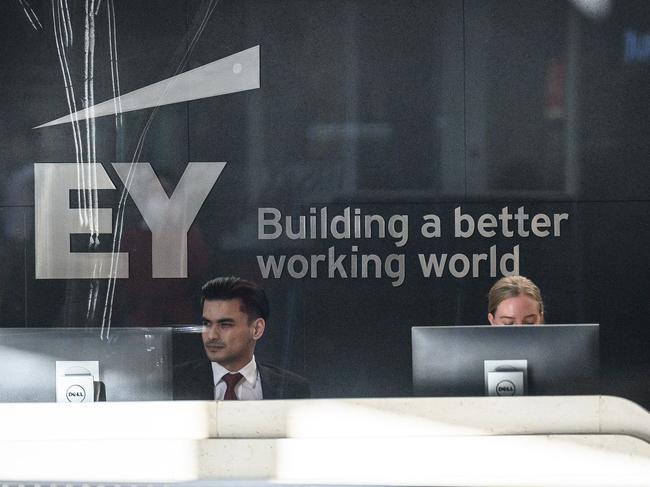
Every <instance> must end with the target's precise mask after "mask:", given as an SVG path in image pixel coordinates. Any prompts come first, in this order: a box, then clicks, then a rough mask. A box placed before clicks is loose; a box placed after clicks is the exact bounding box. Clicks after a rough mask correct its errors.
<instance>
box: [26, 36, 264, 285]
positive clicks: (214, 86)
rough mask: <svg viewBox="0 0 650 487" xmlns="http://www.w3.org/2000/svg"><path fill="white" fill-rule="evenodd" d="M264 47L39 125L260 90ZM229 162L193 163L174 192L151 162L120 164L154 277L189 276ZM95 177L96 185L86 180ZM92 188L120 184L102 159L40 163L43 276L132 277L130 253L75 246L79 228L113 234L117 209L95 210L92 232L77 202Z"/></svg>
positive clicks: (39, 269) (38, 233) (39, 265)
mask: <svg viewBox="0 0 650 487" xmlns="http://www.w3.org/2000/svg"><path fill="white" fill-rule="evenodd" d="M259 51H260V47H259V46H254V47H251V48H249V49H246V50H244V51H241V52H238V53H236V54H233V55H231V56H228V57H225V58H223V59H219V60H217V61H214V62H211V63H209V64H206V65H203V66H200V67H198V68H195V69H192V70H190V71H187V72H185V73H182V74H179V75H177V76H173V77H171V78H168V79H166V80H163V81H159V82H157V83H154V84H152V85H149V86H146V87H144V88H140V89H138V90H135V91H132V92H130V93H127V94H124V95H121V96H120V97H118V98H115V99H111V100H107V101H105V102H102V103H99V104H97V105H94V106H92V107H88V108H85V109H83V110H80V111H78V112H75V113H71V114H70V115H66V116H64V117H61V118H58V119H56V120H53V121H51V122H48V123H45V124H43V125H39V126H38V127H36V128H37V129H39V128H44V127H49V126H52V125H58V124H63V123H78V122H79V121H81V120H87V119H90V118H95V117H101V116H105V115H114V114H117V113H123V112H129V111H134V110H141V109H144V108H151V107H156V106H162V105H169V104H172V103H179V102H185V101H190V100H197V99H200V98H208V97H213V96H219V95H225V94H229V93H236V92H240V91H246V90H253V89H256V88H259V87H260V52H259ZM225 165H226V163H225V162H190V163H189V164H188V165H187V168H186V169H185V172H184V173H183V176H182V177H181V180H180V181H179V183H178V184H177V186H176V189H175V190H174V192H173V193H172V195H171V196H170V197H168V196H167V193H165V190H164V189H163V187H162V185H161V184H160V181H159V180H158V178H157V177H156V175H155V174H154V171H153V169H152V167H151V165H150V164H148V163H113V164H112V166H113V168H114V169H115V171H116V172H117V175H118V176H119V178H120V179H121V180H122V183H123V184H124V187H125V188H126V189H127V191H128V193H129V195H130V196H131V198H132V199H133V201H134V202H135V204H136V206H137V207H138V210H139V211H140V213H141V214H142V217H143V218H144V221H145V222H146V224H147V225H148V227H149V229H150V230H151V235H152V244H151V254H152V259H151V260H152V277H154V278H170V277H176V278H186V277H187V231H188V230H189V228H190V226H191V224H192V222H193V221H194V219H195V217H196V215H197V213H198V211H199V210H200V208H201V206H202V205H203V202H204V201H205V199H206V198H207V196H208V194H209V193H210V190H211V189H212V187H213V186H214V184H215V182H216V181H217V178H219V175H220V174H221V171H222V170H223V168H224V167H225ZM80 166H83V167H80ZM84 171H85V172H92V176H91V178H89V179H86V178H85V177H82V176H80V173H82V172H84ZM88 180H90V181H92V184H91V185H88V184H84V183H83V181H88ZM89 189H90V190H93V191H94V190H106V189H113V190H114V189H115V186H114V185H113V182H112V181H111V179H110V177H109V176H108V173H107V172H106V170H105V169H104V167H103V166H102V165H101V164H85V163H82V164H72V163H38V164H34V194H35V201H34V207H35V219H36V221H35V247H36V256H35V257H36V279H108V278H113V277H117V278H128V277H129V263H128V254H127V253H126V252H121V253H117V254H116V253H106V252H103V253H102V252H71V251H70V235H72V234H79V233H82V234H83V233H85V234H88V233H90V234H91V236H92V237H94V236H96V235H98V234H99V233H112V226H113V225H112V222H113V212H112V210H111V209H109V208H95V207H93V208H91V209H89V210H88V211H89V212H90V214H91V219H92V222H91V225H90V232H89V226H88V222H87V221H83V220H84V219H83V218H80V210H79V209H77V208H70V191H72V190H77V191H82V192H83V191H88V190H89Z"/></svg>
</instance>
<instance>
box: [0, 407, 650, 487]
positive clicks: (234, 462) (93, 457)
mask: <svg viewBox="0 0 650 487" xmlns="http://www.w3.org/2000/svg"><path fill="white" fill-rule="evenodd" d="M649 442H650V414H649V413H648V412H647V411H646V410H644V409H643V408H641V407H639V406H637V405H636V404H634V403H632V402H630V401H627V400H625V399H620V398H616V397H607V396H566V397H565V396H555V397H510V398H505V397H498V398H491V397H480V398H394V399H313V400H292V401H248V402H247V401H228V402H216V401H206V402H203V401H196V402H195V401H188V402H131V403H129V402H116V403H110V402H108V403H90V404H54V403H37V404H24V403H13V404H0V484H1V483H6V484H9V485H14V484H18V483H23V484H31V483H37V484H48V485H50V484H52V483H56V484H66V483H84V484H88V485H97V484H101V485H104V484H116V483H128V484H143V485H150V484H159V483H160V484H172V483H190V484H199V485H204V484H213V483H216V484H220V483H230V482H232V481H233V480H237V481H244V482H245V483H247V484H249V483H254V484H258V483H259V484H262V483H274V484H277V483H281V484H282V483H284V484H310V485H312V484H329V485H332V484H337V485H352V484H361V485H427V486H439V485H440V486H443V485H444V486H515V485H516V486H569V485H577V486H641V485H650V444H649Z"/></svg>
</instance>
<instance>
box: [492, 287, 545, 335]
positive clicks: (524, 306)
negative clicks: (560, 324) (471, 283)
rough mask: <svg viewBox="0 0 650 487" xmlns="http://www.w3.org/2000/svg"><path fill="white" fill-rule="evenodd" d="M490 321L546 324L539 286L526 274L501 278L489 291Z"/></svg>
mask: <svg viewBox="0 0 650 487" xmlns="http://www.w3.org/2000/svg"><path fill="white" fill-rule="evenodd" d="M488 321H489V322H490V324H491V325H541V324H544V303H543V302H542V294H541V293H540V291H539V288H538V287H537V286H536V285H535V283H534V282H533V281H531V280H530V279H528V278H526V277H524V276H507V277H503V278H501V279H499V280H498V281H497V282H496V283H495V284H494V286H492V289H490V292H489V293H488Z"/></svg>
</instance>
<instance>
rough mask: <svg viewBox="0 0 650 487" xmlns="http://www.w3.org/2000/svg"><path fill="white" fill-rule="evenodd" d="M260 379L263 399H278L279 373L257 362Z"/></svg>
mask: <svg viewBox="0 0 650 487" xmlns="http://www.w3.org/2000/svg"><path fill="white" fill-rule="evenodd" d="M257 368H258V369H259V371H260V380H261V381H262V396H263V399H280V379H281V377H280V375H279V374H277V373H276V372H275V371H274V370H273V369H270V368H268V367H265V366H264V365H261V364H257Z"/></svg>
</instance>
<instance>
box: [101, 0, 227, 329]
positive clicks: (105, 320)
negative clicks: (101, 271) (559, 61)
mask: <svg viewBox="0 0 650 487" xmlns="http://www.w3.org/2000/svg"><path fill="white" fill-rule="evenodd" d="M111 3H112V2H111ZM218 3H219V1H218V0H211V1H210V2H209V4H208V5H207V7H206V9H205V12H204V13H203V14H202V15H201V12H198V13H197V17H196V18H195V22H194V23H193V25H196V23H197V22H198V26H197V27H196V30H195V31H194V33H193V35H192V38H191V40H190V42H189V43H188V45H187V48H186V49H185V51H184V53H183V55H182V56H181V59H180V61H178V63H177V65H176V68H175V70H174V73H173V76H175V75H177V74H179V73H180V72H181V71H182V70H183V69H184V68H185V66H186V65H187V62H188V60H189V58H190V56H191V54H192V52H193V50H194V47H195V46H196V43H197V41H198V40H199V38H200V37H201V34H202V33H203V31H204V29H205V26H206V25H207V23H208V20H209V19H210V17H211V16H212V13H213V12H214V9H215V8H216V6H217V4H218ZM109 8H110V7H109ZM199 19H200V20H199ZM116 59H117V56H116ZM166 92H167V90H163V92H162V93H161V94H160V96H159V99H162V98H164V96H165V93H166ZM158 108H159V106H156V107H154V108H153V109H152V110H151V112H150V114H149V115H148V117H147V120H146V122H145V124H144V126H143V128H142V131H141V133H140V136H139V138H138V143H137V144H136V147H135V149H134V151H133V157H132V158H131V166H130V168H129V173H128V176H127V178H126V181H125V182H124V188H123V189H122V193H121V195H120V200H119V203H118V208H117V217H116V222H115V231H114V234H113V246H112V250H111V268H110V273H109V276H110V277H109V280H108V289H107V291H106V301H105V303H104V313H103V317H102V332H101V333H102V336H103V333H104V329H105V328H106V336H108V334H109V332H110V325H111V320H112V317H113V301H114V299H115V285H116V281H117V264H118V261H119V253H120V249H121V245H122V233H123V229H124V215H125V204H126V199H127V196H128V190H129V188H130V187H131V183H132V180H133V174H134V165H135V164H136V163H137V162H138V161H139V160H140V155H141V153H142V148H143V146H144V141H145V139H146V136H147V133H148V131H149V127H150V126H151V123H152V121H153V119H154V117H155V115H156V113H157V111H158Z"/></svg>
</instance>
